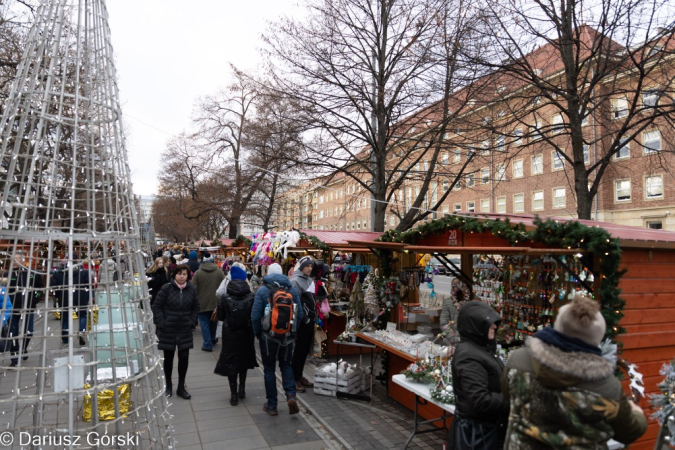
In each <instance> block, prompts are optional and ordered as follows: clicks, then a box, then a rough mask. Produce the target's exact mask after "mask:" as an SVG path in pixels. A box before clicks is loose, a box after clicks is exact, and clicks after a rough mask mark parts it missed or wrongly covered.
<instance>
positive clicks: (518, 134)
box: [513, 127, 523, 146]
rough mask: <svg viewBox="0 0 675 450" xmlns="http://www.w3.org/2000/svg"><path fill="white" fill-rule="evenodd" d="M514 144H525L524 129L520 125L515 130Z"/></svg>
mask: <svg viewBox="0 0 675 450" xmlns="http://www.w3.org/2000/svg"><path fill="white" fill-rule="evenodd" d="M513 145H516V146H520V145H523V129H522V128H520V127H518V128H516V129H515V130H513Z"/></svg>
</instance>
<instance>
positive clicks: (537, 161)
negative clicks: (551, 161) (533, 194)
mask: <svg viewBox="0 0 675 450" xmlns="http://www.w3.org/2000/svg"><path fill="white" fill-rule="evenodd" d="M541 173H544V157H543V156H542V155H533V156H532V175H539V174H541Z"/></svg>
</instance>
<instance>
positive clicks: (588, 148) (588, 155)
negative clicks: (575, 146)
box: [583, 144, 591, 165]
mask: <svg viewBox="0 0 675 450" xmlns="http://www.w3.org/2000/svg"><path fill="white" fill-rule="evenodd" d="M583 154H584V164H585V165H588V164H590V162H591V146H590V145H588V144H583Z"/></svg>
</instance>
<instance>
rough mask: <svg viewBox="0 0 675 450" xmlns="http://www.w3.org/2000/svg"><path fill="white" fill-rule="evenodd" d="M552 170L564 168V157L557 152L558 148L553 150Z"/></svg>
mask: <svg viewBox="0 0 675 450" xmlns="http://www.w3.org/2000/svg"><path fill="white" fill-rule="evenodd" d="M552 159H553V170H562V169H564V168H565V159H564V158H563V156H562V155H561V154H560V153H559V152H558V150H554V151H553V156H552Z"/></svg>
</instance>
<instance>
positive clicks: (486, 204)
mask: <svg viewBox="0 0 675 450" xmlns="http://www.w3.org/2000/svg"><path fill="white" fill-rule="evenodd" d="M480 212H484V213H489V212H490V199H489V198H484V199H482V200H481V201H480Z"/></svg>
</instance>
